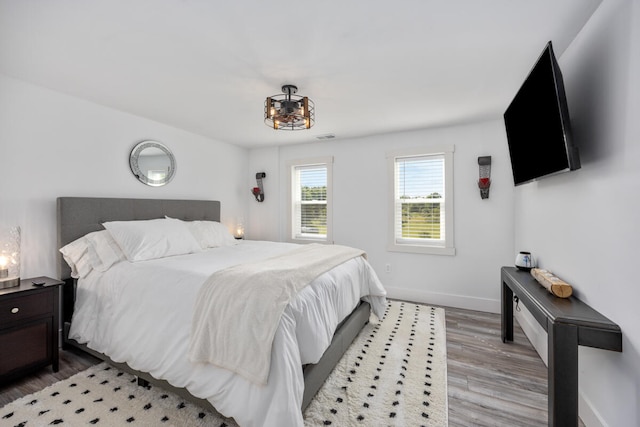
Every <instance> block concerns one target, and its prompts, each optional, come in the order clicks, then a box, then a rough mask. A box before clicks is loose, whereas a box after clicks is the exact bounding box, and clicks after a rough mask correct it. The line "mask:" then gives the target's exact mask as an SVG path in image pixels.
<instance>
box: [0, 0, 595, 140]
mask: <svg viewBox="0 0 640 427" xmlns="http://www.w3.org/2000/svg"><path fill="white" fill-rule="evenodd" d="M601 1H602V0H482V1H480V0H449V1H445V0H415V1H413V0H396V1H393V2H392V1H389V0H385V1H381V0H368V1H365V0H340V1H337V0H316V1H311V0H299V1H297V2H292V1H284V0H263V1H260V0H227V1H221V0H0V73H2V74H5V75H7V76H10V77H14V78H18V79H22V80H25V81H27V82H31V83H34V84H37V85H41V86H44V87H46V88H50V89H54V90H56V91H59V92H63V93H66V94H69V95H73V96H76V97H79V98H82V99H86V100H89V101H93V102H95V103H98V104H102V105H105V106H109V107H112V108H115V109H118V110H122V111H126V112H129V113H132V114H135V115H138V116H142V117H146V118H149V119H153V120H156V121H159V122H162V123H166V124H169V125H172V126H175V127H178V128H182V129H185V130H188V131H191V132H194V133H196V134H200V135H204V136H207V137H210V138H214V139H217V140H222V141H226V142H230V143H233V144H236V145H239V146H244V147H260V146H271V145H281V144H291V143H300V142H312V141H316V137H317V136H320V135H325V134H329V133H331V134H335V135H336V137H337V138H347V137H358V136H364V135H371V134H379V133H387V132H394V131H398V130H407V129H421V128H428V127H434V126H442V125H450V124H456V123H464V122H470V121H475V120H482V119H485V118H495V117H500V116H501V114H502V112H503V111H504V109H505V108H506V106H507V105H508V103H509V102H510V101H511V98H512V97H513V95H514V94H515V92H516V90H517V89H518V88H519V86H520V83H521V82H522V80H523V79H524V77H525V76H526V75H527V73H528V71H529V69H530V68H531V66H532V65H533V63H534V62H535V60H536V59H537V57H538V55H539V54H540V52H541V51H542V49H543V47H544V45H545V44H546V42H547V41H549V40H552V41H553V44H554V49H555V51H556V55H557V56H560V55H561V53H562V52H563V51H564V50H565V49H566V47H567V46H568V45H569V44H570V43H571V41H572V40H573V38H574V37H575V36H576V34H577V33H578V32H579V31H580V29H581V28H582V26H583V25H584V23H585V22H586V21H587V20H588V19H589V17H590V16H591V15H592V13H593V12H594V11H595V9H596V8H597V7H598V5H599V4H600V2H601ZM285 83H292V84H295V85H297V86H298V88H299V92H298V93H299V94H301V95H305V96H308V97H310V98H311V99H312V100H313V101H314V102H315V105H316V125H315V126H314V127H313V128H311V129H310V130H302V131H275V130H273V129H270V128H268V127H267V126H266V125H265V124H264V122H263V118H264V117H263V114H264V113H263V103H264V98H265V97H267V96H268V95H274V94H278V93H280V87H281V86H282V84H285ZM0 96H2V95H1V94H0Z"/></svg>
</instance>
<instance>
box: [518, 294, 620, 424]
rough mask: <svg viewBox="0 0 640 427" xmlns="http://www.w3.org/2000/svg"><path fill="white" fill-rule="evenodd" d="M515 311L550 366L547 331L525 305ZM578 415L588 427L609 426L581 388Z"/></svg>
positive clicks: (539, 353)
mask: <svg viewBox="0 0 640 427" xmlns="http://www.w3.org/2000/svg"><path fill="white" fill-rule="evenodd" d="M513 312H514V313H515V318H516V320H517V321H518V324H519V325H520V327H521V328H522V331H523V332H524V334H525V335H526V336H527V338H528V339H529V342H531V345H533V347H534V348H535V349H536V351H537V352H538V355H539V356H540V358H541V359H542V361H543V362H544V364H545V365H547V366H548V361H547V332H546V331H545V330H544V329H543V328H542V326H540V325H539V324H538V322H537V321H536V320H535V319H534V317H533V316H532V315H531V313H529V311H528V310H527V309H526V308H525V307H522V306H520V311H517V310H514V311H513ZM578 415H579V416H580V419H581V420H582V422H583V423H584V425H585V426H586V427H608V426H607V424H606V423H605V422H604V421H603V420H602V417H601V416H600V414H599V413H598V411H597V410H596V409H595V407H594V406H593V404H592V403H591V401H590V400H589V399H588V398H587V397H586V396H585V395H584V393H583V392H582V390H580V389H579V390H578Z"/></svg>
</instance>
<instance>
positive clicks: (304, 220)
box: [288, 157, 333, 243]
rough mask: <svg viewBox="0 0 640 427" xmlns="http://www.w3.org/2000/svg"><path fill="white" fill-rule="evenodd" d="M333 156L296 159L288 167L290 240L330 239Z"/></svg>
mask: <svg viewBox="0 0 640 427" xmlns="http://www.w3.org/2000/svg"><path fill="white" fill-rule="evenodd" d="M332 166H333V157H323V158H317V159H306V160H296V161H293V162H290V163H288V169H289V179H290V186H289V207H290V212H289V221H288V222H289V227H288V230H289V231H288V240H289V241H292V242H304V241H309V242H328V243H333V242H332V233H331V222H332V221H331V175H332Z"/></svg>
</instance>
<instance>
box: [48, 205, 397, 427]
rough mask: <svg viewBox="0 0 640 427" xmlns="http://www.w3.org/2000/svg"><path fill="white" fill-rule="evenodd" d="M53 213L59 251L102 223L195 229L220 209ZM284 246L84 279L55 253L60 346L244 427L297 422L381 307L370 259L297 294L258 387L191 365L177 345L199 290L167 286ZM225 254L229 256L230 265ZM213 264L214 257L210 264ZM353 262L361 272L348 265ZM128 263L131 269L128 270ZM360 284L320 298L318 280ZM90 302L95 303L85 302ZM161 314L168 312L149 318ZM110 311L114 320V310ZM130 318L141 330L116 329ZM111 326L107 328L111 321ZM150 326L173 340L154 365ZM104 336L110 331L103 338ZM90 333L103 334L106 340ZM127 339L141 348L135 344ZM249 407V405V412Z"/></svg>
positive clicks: (122, 268)
mask: <svg viewBox="0 0 640 427" xmlns="http://www.w3.org/2000/svg"><path fill="white" fill-rule="evenodd" d="M57 212H58V247H60V248H62V247H64V246H66V245H68V244H69V243H71V242H74V241H76V240H77V239H79V238H81V237H83V236H85V235H87V234H88V233H92V232H95V231H99V230H103V229H104V227H103V225H102V224H103V223H105V222H110V221H136V220H152V219H156V218H165V216H166V217H170V218H174V219H176V220H182V221H189V222H193V223H196V222H200V221H213V222H219V220H220V203H219V202H218V201H203V200H158V199H121V198H86V197H61V198H58V201H57ZM287 245H291V244H286V243H268V242H252V241H241V242H239V244H238V245H235V246H231V247H229V248H228V249H224V250H223V249H221V248H212V249H210V250H208V251H203V253H198V254H193V256H186V255H185V256H182V255H181V256H175V257H168V258H164V259H161V260H153V259H152V260H149V261H142V262H139V263H137V262H134V263H129V262H120V263H116V264H115V265H114V266H112V267H110V268H109V269H107V271H105V272H100V273H97V272H95V273H94V272H92V273H91V274H89V275H87V277H85V278H84V279H80V280H75V279H73V278H71V273H72V272H71V268H70V267H69V265H68V263H67V262H66V261H65V260H64V259H63V257H62V254H60V257H59V263H58V266H59V277H60V278H61V279H63V280H65V287H64V296H63V300H64V316H63V318H64V322H65V324H64V344H65V346H73V347H77V348H80V349H82V350H84V351H86V352H88V353H90V354H93V355H94V356H97V357H99V358H101V359H103V360H106V361H108V362H109V363H112V364H113V365H114V366H116V367H118V368H119V369H122V370H124V371H127V372H130V373H132V374H134V375H136V376H137V377H138V378H139V382H141V383H144V382H149V383H152V384H154V385H158V386H161V387H163V388H165V389H168V390H171V391H173V392H175V393H177V394H178V395H180V396H181V397H183V398H185V399H188V400H190V401H193V402H195V403H197V404H199V405H201V406H203V407H206V408H213V409H215V410H217V411H219V412H221V413H222V414H223V415H225V416H229V417H233V418H234V419H235V420H236V421H237V422H238V424H240V425H242V426H248V427H249V426H263V425H265V426H269V425H290V426H296V425H302V422H303V421H302V411H303V410H304V409H305V408H306V406H307V405H308V404H309V403H310V401H311V399H312V398H313V396H314V395H315V393H316V392H317V391H318V389H319V388H320V387H321V386H322V383H323V382H324V380H325V379H326V377H327V376H328V375H329V374H330V373H331V371H332V369H333V367H334V366H335V365H336V364H337V362H338V361H339V360H340V358H341V356H342V355H343V353H344V352H345V351H346V349H347V348H348V346H349V344H350V343H351V342H352V341H353V339H354V338H355V336H356V335H357V334H358V332H359V331H360V329H361V328H362V327H363V326H364V325H365V324H366V322H367V321H368V319H369V316H370V311H371V310H372V307H371V306H372V305H373V310H377V311H376V312H377V313H380V312H381V311H382V310H383V307H384V306H385V297H384V295H385V292H384V289H383V288H382V285H381V284H380V283H379V281H378V280H377V277H375V273H374V272H373V270H372V269H371V267H370V266H369V265H368V263H367V262H366V260H364V259H363V258H362V257H357V258H354V259H352V260H350V261H348V262H345V263H344V265H340V266H339V267H336V268H335V269H332V270H331V271H329V272H327V273H325V274H323V275H322V276H320V277H319V278H318V279H317V280H314V281H313V282H312V283H311V284H310V285H309V286H308V287H306V288H304V289H303V290H302V291H300V293H299V295H297V296H296V297H295V300H294V301H292V302H291V303H290V304H289V305H288V306H287V308H286V311H285V314H286V316H285V315H283V318H282V319H283V320H282V321H281V324H280V325H279V326H278V332H276V337H275V338H274V344H273V353H272V357H271V364H270V369H271V372H270V373H269V381H268V383H267V384H264V385H260V384H255V383H253V382H251V381H248V380H247V379H246V378H242V377H241V376H240V375H237V374H234V373H232V372H228V371H226V370H223V369H221V368H219V367H216V366H211V365H207V364H203V363H193V362H190V361H189V360H188V355H187V352H186V351H185V348H188V345H187V344H185V343H184V342H183V341H184V340H185V339H187V340H188V336H189V325H188V324H186V323H189V319H190V316H191V313H190V312H189V307H190V306H191V305H193V301H194V300H195V299H196V298H197V295H198V294H197V293H195V292H196V290H194V286H195V285H189V286H186V285H185V287H184V288H178V287H177V286H174V285H172V283H171V280H174V281H175V282H185V283H186V282H188V283H200V282H198V280H200V281H202V280H203V279H202V278H203V277H205V276H208V275H209V274H210V271H209V270H208V269H205V268H204V267H200V266H201V265H203V263H202V260H204V259H206V260H207V261H206V263H212V264H216V262H217V263H218V264H220V265H218V266H217V267H215V266H214V267H211V268H214V269H223V268H222V267H224V266H231V265H233V264H234V263H237V262H238V260H244V262H254V261H255V260H257V259H258V257H264V256H267V257H268V256H274V255H278V254H280V253H282V252H286V251H287V250H288V249H290V248H291V246H287ZM218 249H220V251H218ZM205 252H206V253H205ZM227 256H229V257H230V258H229V259H228V260H227V258H226V257H227ZM196 258H198V260H196ZM199 258H202V260H200V259H199ZM212 259H215V260H216V261H215V262H212V261H211V260H212ZM221 260H226V261H224V262H223V261H221ZM351 264H354V265H355V264H357V265H358V266H357V267H351ZM131 265H134V266H135V268H136V270H135V271H133V272H132V270H130V268H131ZM207 268H209V267H207ZM347 268H348V269H351V268H358V271H357V273H354V272H352V271H351V270H346V269H347ZM325 276H326V277H325ZM141 277H142V278H145V277H153V278H154V279H153V281H154V282H153V284H145V283H144V282H145V281H146V280H143V279H142V278H141ZM354 277H356V278H357V279H354ZM162 278H168V280H169V282H168V283H165V282H163V281H162V280H161V279H162ZM363 278H364V279H363ZM365 279H366V281H367V283H357V284H354V285H353V286H354V287H358V289H359V290H358V291H354V290H353V289H352V290H351V291H344V290H341V291H337V292H339V293H338V294H335V295H334V296H333V297H331V298H332V300H336V301H339V303H336V302H330V301H324V300H322V298H324V297H322V295H324V294H326V293H327V291H326V289H325V288H324V286H326V284H321V283H325V282H326V283H333V284H339V286H335V288H336V289H343V286H342V283H343V282H344V283H347V282H350V281H361V280H362V281H364V280H365ZM316 282H318V283H316ZM151 286H153V288H151ZM181 286H182V285H181ZM345 286H346V285H345ZM196 288H197V286H196ZM105 289H108V290H109V293H107V291H105ZM178 289H180V290H178ZM354 289H355V288H354ZM332 292H333V291H332ZM98 294H104V295H105V296H104V297H101V298H104V300H101V299H99V298H98V297H97V296H96V295H98ZM87 295H90V296H91V297H87ZM114 295H116V296H117V297H116V296H114ZM350 295H351V296H350ZM162 298H164V299H168V300H170V301H171V304H173V305H172V307H175V309H171V310H167V309H166V306H165V307H163V306H162V305H161V303H160V301H162ZM351 299H353V301H351ZM87 301H92V302H91V304H98V305H94V306H93V305H90V304H89V305H87ZM104 301H107V302H104ZM123 301H124V303H123ZM132 301H134V303H132ZM76 303H78V306H77V307H76ZM99 304H103V305H104V306H100V305H99ZM158 305H160V307H157V306H158ZM126 306H130V307H129V308H126ZM337 306H340V307H339V308H338V307H337ZM105 307H106V308H105ZM114 307H115V308H114ZM154 307H155V308H154ZM74 310H76V312H75V314H74ZM125 310H129V311H125ZM162 310H165V312H170V313H171V315H170V316H164V317H165V318H162V317H160V318H158V317H154V316H158V314H157V312H158V311H159V312H160V313H161V312H162ZM334 311H335V313H334ZM112 312H113V313H114V314H110V313H112ZM329 312H331V313H330V314H327V313H329ZM83 313H84V314H83ZM87 313H90V314H89V315H87ZM100 313H102V314H100ZM307 313H310V314H307ZM318 313H321V314H318ZM83 316H84V317H83ZM87 316H89V317H87ZM129 316H131V317H130V318H131V319H132V320H131V321H130V322H133V323H134V324H137V325H140V327H139V328H131V327H123V325H126V323H122V321H121V319H124V318H129ZM304 316H309V317H314V320H313V322H315V321H317V318H332V319H334V320H333V321H328V322H327V324H326V325H323V326H322V328H319V329H318V332H315V329H314V328H315V327H316V326H315V324H314V323H313V322H312V321H311V320H307V319H306V318H305V317H304ZM166 318H169V319H170V320H167V319H166ZM87 319H92V320H90V321H88V320H87ZM110 319H111V320H110ZM72 321H73V324H72ZM111 321H112V322H113V324H111V323H109V322H111ZM91 322H94V323H95V322H98V323H100V322H102V324H100V325H99V326H101V327H102V328H104V330H102V329H100V330H101V331H102V332H99V333H96V332H95V331H93V332H92V331H90V328H89V327H85V326H83V325H86V324H87V323H91ZM162 322H165V323H162ZM334 323H335V324H334ZM129 324H131V323H129ZM285 324H286V325H285ZM291 325H293V326H291ZM292 328H293V329H292ZM305 328H306V329H305ZM155 329H160V330H162V331H163V333H166V335H164V336H163V337H164V338H166V337H170V338H166V340H167V344H166V346H167V348H170V349H171V351H169V352H166V353H167V354H166V355H164V356H163V357H161V358H160V359H163V360H156V359H154V357H155V356H154V355H155V354H156V353H159V352H158V350H157V349H155V350H154V345H156V344H155V343H154V342H151V341H149V342H147V341H145V340H146V339H147V338H148V337H147V336H148V335H153V334H152V333H146V332H145V331H153V330H155ZM312 329H313V331H312ZM325 329H326V330H327V331H328V330H330V331H331V335H329V336H328V339H324V340H323V339H322V337H321V335H323V332H322V331H323V330H325ZM87 331H88V332H87ZM104 331H107V332H106V333H105V332H104ZM123 331H124V332H123ZM334 331H335V332H334ZM312 332H313V334H316V333H317V334H318V337H314V335H313V334H312ZM324 334H326V331H325V332H324ZM104 335H108V339H105V338H104ZM185 336H186V337H187V338H185ZM291 336H295V338H293V341H289V340H290V339H291ZM96 337H98V338H100V337H102V338H103V339H102V342H100V339H98V338H96ZM172 340H173V341H172ZM174 341H175V343H174ZM131 342H136V343H138V344H140V343H141V344H142V345H131V344H130V343H131ZM309 342H311V344H309ZM283 343H284V344H283ZM307 346H310V348H308V347H307ZM280 347H282V348H283V350H281V349H280ZM281 351H282V353H279V352H281ZM152 356H153V357H152ZM294 365H296V366H294ZM176 366H177V368H176ZM274 372H275V373H274ZM242 396H244V397H242ZM269 396H271V397H269ZM247 402H251V407H249V408H248V407H247V404H248V403H247Z"/></svg>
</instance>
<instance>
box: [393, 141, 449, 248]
mask: <svg viewBox="0 0 640 427" xmlns="http://www.w3.org/2000/svg"><path fill="white" fill-rule="evenodd" d="M454 151H455V146H454V145H444V146H434V147H424V148H409V149H402V150H395V151H391V152H388V153H387V175H388V177H389V203H388V206H389V219H388V227H389V228H388V245H387V249H388V250H389V251H392V252H411V253H422V254H433V255H455V253H456V250H455V247H454V236H453V228H454V227H453V153H454ZM435 155H441V156H444V193H445V194H444V236H445V237H444V239H442V240H433V239H398V238H396V229H395V227H396V224H397V222H396V217H395V215H396V212H397V210H396V206H395V205H396V194H395V192H396V183H395V180H396V173H395V168H396V159H402V158H410V157H421V156H435Z"/></svg>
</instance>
